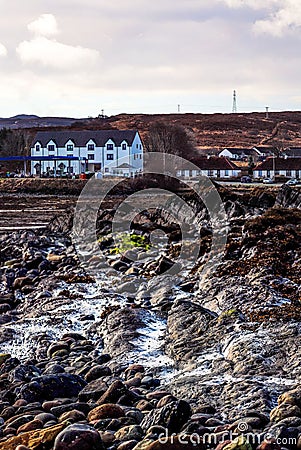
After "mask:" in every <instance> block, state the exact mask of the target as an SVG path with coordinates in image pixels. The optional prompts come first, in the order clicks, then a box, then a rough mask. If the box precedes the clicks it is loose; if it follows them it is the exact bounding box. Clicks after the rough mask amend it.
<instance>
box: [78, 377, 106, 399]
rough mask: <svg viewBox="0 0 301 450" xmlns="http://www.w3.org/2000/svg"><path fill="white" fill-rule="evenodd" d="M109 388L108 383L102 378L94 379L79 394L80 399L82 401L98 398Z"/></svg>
mask: <svg viewBox="0 0 301 450" xmlns="http://www.w3.org/2000/svg"><path fill="white" fill-rule="evenodd" d="M107 390H108V385H107V384H106V383H105V382H104V381H102V380H94V381H91V382H90V383H88V384H87V385H86V386H85V387H84V389H82V390H81V391H80V393H79V394H78V399H79V401H81V402H87V401H88V400H97V399H99V398H100V397H101V396H103V395H104V394H105V393H106V392H107Z"/></svg>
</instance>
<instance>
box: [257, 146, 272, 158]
mask: <svg viewBox="0 0 301 450" xmlns="http://www.w3.org/2000/svg"><path fill="white" fill-rule="evenodd" d="M252 150H253V152H254V153H253V155H254V160H256V161H257V160H260V161H263V160H265V159H267V158H268V157H269V156H273V155H274V154H275V149H274V148H273V147H264V146H256V147H253V148H252ZM256 156H257V158H256Z"/></svg>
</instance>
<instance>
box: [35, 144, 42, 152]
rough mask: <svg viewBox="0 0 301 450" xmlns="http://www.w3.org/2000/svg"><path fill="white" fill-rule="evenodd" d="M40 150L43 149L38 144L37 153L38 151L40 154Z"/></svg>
mask: <svg viewBox="0 0 301 450" xmlns="http://www.w3.org/2000/svg"><path fill="white" fill-rule="evenodd" d="M40 149H41V147H40V145H39V144H37V145H36V151H37V152H39V151H40Z"/></svg>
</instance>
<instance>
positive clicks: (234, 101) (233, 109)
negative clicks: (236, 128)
mask: <svg viewBox="0 0 301 450" xmlns="http://www.w3.org/2000/svg"><path fill="white" fill-rule="evenodd" d="M232 113H234V114H236V113H237V97H236V91H233V105H232Z"/></svg>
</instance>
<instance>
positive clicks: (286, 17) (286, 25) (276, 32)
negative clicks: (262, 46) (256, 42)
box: [254, 0, 301, 37]
mask: <svg viewBox="0 0 301 450" xmlns="http://www.w3.org/2000/svg"><path fill="white" fill-rule="evenodd" d="M298 27H301V4H300V2H299V0H297V1H295V0H285V1H283V2H282V7H281V8H280V9H279V10H278V11H276V12H274V13H272V14H270V16H269V17H268V18H267V19H264V20H258V21H257V22H256V23H255V24H254V31H255V32H256V33H258V34H261V33H267V34H271V35H272V36H276V37H281V36H283V35H284V34H285V33H286V32H288V31H293V30H295V29H296V28H298Z"/></svg>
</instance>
